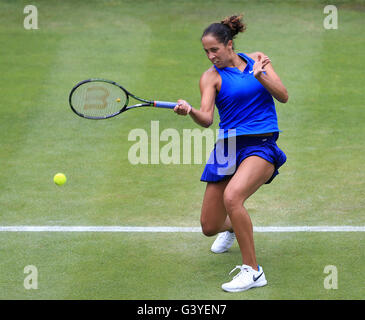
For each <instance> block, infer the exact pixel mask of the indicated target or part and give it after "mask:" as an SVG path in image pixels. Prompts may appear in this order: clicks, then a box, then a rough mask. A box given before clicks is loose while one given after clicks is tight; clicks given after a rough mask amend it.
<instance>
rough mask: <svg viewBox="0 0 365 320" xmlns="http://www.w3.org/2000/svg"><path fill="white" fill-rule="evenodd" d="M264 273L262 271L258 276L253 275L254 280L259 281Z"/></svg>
mask: <svg viewBox="0 0 365 320" xmlns="http://www.w3.org/2000/svg"><path fill="white" fill-rule="evenodd" d="M263 274H264V272H263V271H262V272H261V273H260V275H259V276H258V277H255V276H252V280H253V281H257V279H258V278H260V277H261V276H262V275H263Z"/></svg>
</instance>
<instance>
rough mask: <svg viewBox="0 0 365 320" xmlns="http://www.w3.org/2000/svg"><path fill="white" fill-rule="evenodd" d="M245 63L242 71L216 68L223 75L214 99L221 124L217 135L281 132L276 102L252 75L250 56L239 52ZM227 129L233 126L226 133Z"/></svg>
mask: <svg viewBox="0 0 365 320" xmlns="http://www.w3.org/2000/svg"><path fill="white" fill-rule="evenodd" d="M238 55H239V56H240V57H241V58H243V59H244V60H245V61H246V62H247V65H246V68H245V69H244V70H243V72H241V71H240V70H239V69H238V68H230V67H226V68H222V69H219V68H217V67H216V66H214V67H215V69H216V70H217V72H218V73H219V75H220V76H221V78H222V85H221V89H220V91H219V93H218V94H217V96H216V98H215V104H216V106H217V108H218V112H219V117H220V123H219V127H220V129H223V130H224V136H223V135H222V134H223V132H222V131H223V130H220V134H219V138H227V137H230V136H233V135H236V136H239V135H246V134H261V133H269V132H280V130H279V127H278V120H277V115H276V110H275V103H274V100H273V98H272V96H271V94H270V92H269V91H267V90H266V88H265V87H264V86H263V85H262V84H261V83H260V82H259V81H258V80H257V79H256V78H255V76H254V75H253V71H252V67H253V65H254V63H255V61H254V60H253V59H251V58H250V57H248V56H247V55H245V54H244V53H238ZM228 129H235V133H234V132H229V131H228Z"/></svg>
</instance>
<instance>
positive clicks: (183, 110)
mask: <svg viewBox="0 0 365 320" xmlns="http://www.w3.org/2000/svg"><path fill="white" fill-rule="evenodd" d="M191 109H192V106H191V105H190V104H189V103H188V102H187V101H185V100H181V99H179V100H177V105H176V106H175V108H174V112H176V113H177V114H178V115H181V116H186V115H188V114H189V113H190V111H191Z"/></svg>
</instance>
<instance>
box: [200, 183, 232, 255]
mask: <svg viewBox="0 0 365 320" xmlns="http://www.w3.org/2000/svg"><path fill="white" fill-rule="evenodd" d="M227 183H228V180H227V181H222V182H218V183H209V182H208V184H207V187H206V191H205V194H204V200H203V205H202V212H201V218H200V220H201V226H202V230H203V233H204V234H205V235H207V236H214V235H216V234H217V233H218V237H217V238H216V239H215V241H214V242H213V244H212V246H211V248H210V250H211V251H212V252H214V253H223V252H226V251H227V250H228V249H229V248H230V247H231V246H232V244H233V243H234V241H235V239H236V236H235V234H234V232H233V230H232V224H231V220H230V219H229V216H228V215H227V212H226V209H225V207H224V203H223V194H224V189H225V187H226V185H227Z"/></svg>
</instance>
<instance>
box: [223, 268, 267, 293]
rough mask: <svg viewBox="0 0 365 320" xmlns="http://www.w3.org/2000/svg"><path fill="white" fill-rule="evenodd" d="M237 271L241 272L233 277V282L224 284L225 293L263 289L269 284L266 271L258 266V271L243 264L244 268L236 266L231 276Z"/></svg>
mask: <svg viewBox="0 0 365 320" xmlns="http://www.w3.org/2000/svg"><path fill="white" fill-rule="evenodd" d="M236 269H239V270H241V271H240V272H239V273H238V274H237V275H235V276H234V277H233V280H232V281H231V282H227V283H224V284H222V289H223V290H224V291H228V292H239V291H245V290H248V289H250V288H255V287H263V286H265V285H266V284H267V281H266V278H265V274H264V270H262V267H260V266H258V271H256V270H254V269H252V268H251V267H250V266H247V265H245V264H243V265H242V266H236V267H235V268H234V269H233V270H232V271H231V272H230V273H229V274H231V273H232V272H233V271H234V270H236Z"/></svg>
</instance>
